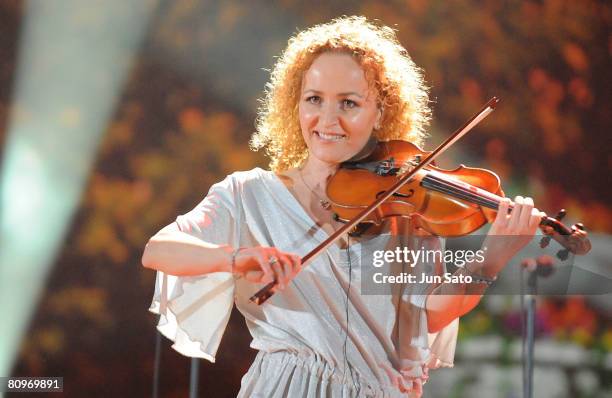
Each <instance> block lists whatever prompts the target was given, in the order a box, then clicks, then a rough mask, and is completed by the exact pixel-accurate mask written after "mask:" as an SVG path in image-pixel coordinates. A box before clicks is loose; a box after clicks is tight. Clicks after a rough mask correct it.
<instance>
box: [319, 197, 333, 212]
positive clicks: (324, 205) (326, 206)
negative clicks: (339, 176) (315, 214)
mask: <svg viewBox="0 0 612 398" xmlns="http://www.w3.org/2000/svg"><path fill="white" fill-rule="evenodd" d="M319 204H320V205H321V207H322V208H323V209H325V210H329V209H331V203H329V202H328V201H327V200H323V199H319Z"/></svg>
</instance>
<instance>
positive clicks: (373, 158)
mask: <svg viewBox="0 0 612 398" xmlns="http://www.w3.org/2000/svg"><path fill="white" fill-rule="evenodd" d="M428 154H429V152H427V151H423V150H422V149H420V148H419V147H418V146H416V145H414V144H412V143H410V142H406V141H399V140H394V141H388V142H380V143H379V144H378V145H377V146H376V148H375V149H374V150H373V151H372V153H371V154H370V155H369V156H368V157H367V158H366V159H363V160H361V161H360V162H359V164H361V165H367V164H376V163H378V164H380V162H385V161H387V162H388V161H389V159H392V163H393V164H390V165H389V170H388V172H378V173H377V172H372V171H373V170H371V169H370V170H368V169H367V168H361V167H360V166H359V164H352V165H348V167H347V165H346V164H343V165H342V166H341V167H340V168H339V169H338V171H337V172H336V173H335V174H334V175H333V176H332V177H331V178H330V180H329V181H328V184H327V191H326V193H327V197H328V198H329V199H330V204H331V206H332V209H333V211H334V213H335V214H336V219H338V220H339V221H346V220H349V219H351V218H353V217H355V216H356V215H357V214H358V213H359V212H360V211H362V210H363V209H364V208H365V207H367V206H368V205H369V204H370V203H372V202H374V201H375V200H376V199H377V197H378V195H379V194H381V193H384V192H385V191H387V190H388V189H389V188H390V187H391V186H392V185H393V184H395V182H397V179H398V178H400V177H401V174H402V166H403V165H414V164H415V162H417V161H418V160H419V159H422V158H424V157H425V156H427V155H428ZM366 167H367V166H366ZM440 177H442V178H444V179H445V182H446V179H452V180H454V181H453V182H456V183H458V184H461V183H463V184H467V185H465V186H466V187H470V188H471V189H473V188H478V189H479V191H480V190H483V191H487V192H491V193H494V194H496V195H498V196H503V191H502V189H501V183H500V179H499V177H498V176H497V175H496V174H495V173H493V172H490V171H488V170H484V169H479V168H471V167H466V166H463V165H461V166H459V167H457V168H456V169H454V170H444V169H440V168H438V167H435V166H428V167H426V168H424V169H422V170H420V171H419V172H418V173H417V174H416V175H415V177H414V178H413V179H411V180H409V181H408V182H407V183H406V184H404V185H403V186H402V187H401V188H400V189H399V190H398V191H397V192H396V193H395V194H394V195H393V196H392V197H391V198H389V199H387V200H386V201H384V202H383V203H382V204H381V205H380V206H379V207H378V208H377V209H376V210H375V211H373V212H371V213H370V215H369V216H368V218H366V219H365V220H363V221H362V222H366V223H374V224H376V225H379V224H380V223H381V222H383V221H384V220H385V219H386V218H389V217H410V218H412V220H413V222H414V223H415V225H417V226H419V227H421V228H423V229H425V230H427V231H428V232H430V233H433V234H435V235H438V236H461V235H466V234H469V233H471V232H473V231H475V230H477V229H478V228H480V227H482V226H483V225H484V224H486V223H487V222H492V221H493V219H494V218H495V214H496V212H495V211H494V210H492V209H488V208H483V207H481V206H479V205H477V204H474V203H473V202H470V201H467V200H462V199H459V198H456V197H452V196H449V195H448V194H446V193H442V192H440V191H437V190H433V189H426V188H425V187H424V186H423V185H427V184H424V182H425V183H429V184H432V183H434V184H435V182H439V181H433V180H435V179H436V178H438V179H439V178H440ZM470 188H468V189H470Z"/></svg>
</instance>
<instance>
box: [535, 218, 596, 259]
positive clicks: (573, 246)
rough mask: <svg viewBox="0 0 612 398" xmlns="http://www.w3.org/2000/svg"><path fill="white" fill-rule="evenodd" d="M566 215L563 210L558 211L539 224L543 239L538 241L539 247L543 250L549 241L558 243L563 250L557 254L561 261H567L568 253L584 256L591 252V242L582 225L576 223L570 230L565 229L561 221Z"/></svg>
mask: <svg viewBox="0 0 612 398" xmlns="http://www.w3.org/2000/svg"><path fill="white" fill-rule="evenodd" d="M566 215H567V211H566V210H565V209H561V210H559V212H558V213H557V215H556V216H555V217H554V218H552V217H544V218H542V221H541V222H540V229H541V230H542V232H543V233H544V235H545V236H544V237H543V238H542V239H541V240H540V247H542V248H545V247H546V246H548V244H549V243H550V240H551V239H554V240H556V241H557V242H559V244H560V245H561V246H563V247H564V249H562V250H559V251H558V252H557V257H558V258H559V259H561V260H563V261H565V260H567V258H568V256H569V253H574V254H586V253H588V252H589V251H590V250H591V242H590V241H589V239H588V237H587V232H586V230H585V228H584V225H583V224H582V223H576V224H574V225H572V227H571V228H568V227H566V226H565V225H564V224H563V223H562V222H561V220H562V219H563V218H564V217H565V216H566Z"/></svg>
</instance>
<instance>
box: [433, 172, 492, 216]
mask: <svg viewBox="0 0 612 398" xmlns="http://www.w3.org/2000/svg"><path fill="white" fill-rule="evenodd" d="M426 179H429V180H426ZM423 183H424V185H429V184H431V186H430V187H431V188H432V189H437V188H439V189H440V190H444V193H448V194H456V195H458V196H459V195H460V196H461V198H462V199H466V200H471V201H474V202H476V203H477V204H480V205H483V206H487V207H491V208H493V209H495V210H497V208H498V206H499V201H494V200H493V199H490V198H485V197H483V196H480V195H478V194H476V193H474V192H471V191H469V190H467V189H465V188H463V187H461V186H457V185H454V184H453V183H452V182H450V181H446V180H442V179H438V178H436V177H434V176H427V177H425V178H424V179H423ZM428 183H429V184H428Z"/></svg>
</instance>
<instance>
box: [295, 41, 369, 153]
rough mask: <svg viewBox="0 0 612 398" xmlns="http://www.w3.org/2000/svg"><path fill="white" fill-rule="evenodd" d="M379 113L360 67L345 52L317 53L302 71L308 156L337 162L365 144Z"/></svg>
mask: <svg viewBox="0 0 612 398" xmlns="http://www.w3.org/2000/svg"><path fill="white" fill-rule="evenodd" d="M380 117H381V112H380V110H379V109H378V106H377V102H376V93H375V91H374V90H372V89H371V88H370V86H369V85H368V82H367V80H366V78H365V74H364V72H363V69H362V68H361V66H360V65H359V64H358V63H357V62H356V61H355V60H354V59H353V57H351V56H350V55H349V54H345V53H334V52H327V53H323V54H321V55H319V56H318V57H317V58H316V59H315V60H314V62H313V63H312V65H311V66H310V68H309V69H308V70H307V71H306V73H305V74H304V80H303V82H302V92H301V97H300V102H299V118H300V127H301V129H302V135H303V137H304V140H305V142H306V145H307V146H308V150H309V154H310V156H314V157H315V158H316V159H317V160H318V161H321V162H324V163H327V164H334V165H335V164H338V163H341V162H343V161H346V160H348V159H350V158H351V157H353V156H354V155H355V154H357V153H358V152H359V151H360V150H361V149H362V148H363V147H364V146H365V144H366V143H367V141H368V139H369V138H370V135H371V134H372V131H373V128H374V125H375V124H376V123H377V122H379V120H380Z"/></svg>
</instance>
